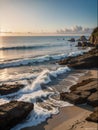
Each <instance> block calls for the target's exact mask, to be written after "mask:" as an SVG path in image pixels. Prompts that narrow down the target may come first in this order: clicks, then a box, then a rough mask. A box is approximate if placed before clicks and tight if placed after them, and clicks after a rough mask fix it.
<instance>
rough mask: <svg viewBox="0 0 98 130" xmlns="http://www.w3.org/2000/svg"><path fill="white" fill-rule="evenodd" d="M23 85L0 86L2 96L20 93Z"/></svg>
mask: <svg viewBox="0 0 98 130" xmlns="http://www.w3.org/2000/svg"><path fill="white" fill-rule="evenodd" d="M23 87H24V85H23V84H17V83H16V84H11V85H10V84H2V85H0V95H7V94H11V93H14V92H17V91H19V90H20V89H21V88H23Z"/></svg>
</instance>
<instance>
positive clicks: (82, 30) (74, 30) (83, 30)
mask: <svg viewBox="0 0 98 130" xmlns="http://www.w3.org/2000/svg"><path fill="white" fill-rule="evenodd" d="M92 31H93V28H84V27H82V26H78V25H76V26H73V27H71V28H66V27H65V28H64V29H59V30H57V31H56V32H57V33H58V34H90V33H92Z"/></svg>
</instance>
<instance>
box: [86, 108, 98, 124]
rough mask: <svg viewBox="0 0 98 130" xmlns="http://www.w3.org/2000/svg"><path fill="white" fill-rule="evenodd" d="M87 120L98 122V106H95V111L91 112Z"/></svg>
mask: <svg viewBox="0 0 98 130" xmlns="http://www.w3.org/2000/svg"><path fill="white" fill-rule="evenodd" d="M86 120H87V121H91V122H95V123H98V107H97V108H95V110H94V112H93V113H91V114H90V115H89V116H88V117H87V118H86Z"/></svg>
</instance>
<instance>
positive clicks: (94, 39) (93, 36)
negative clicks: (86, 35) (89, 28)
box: [89, 27, 98, 47]
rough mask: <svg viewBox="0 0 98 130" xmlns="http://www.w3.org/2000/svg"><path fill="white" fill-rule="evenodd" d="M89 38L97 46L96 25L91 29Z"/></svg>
mask: <svg viewBox="0 0 98 130" xmlns="http://www.w3.org/2000/svg"><path fill="white" fill-rule="evenodd" d="M89 40H90V42H91V43H92V44H94V45H95V46H97V47H98V27H96V28H95V29H94V30H93V32H92V34H91V36H90V39H89Z"/></svg>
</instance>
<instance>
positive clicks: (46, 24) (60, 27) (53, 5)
mask: <svg viewBox="0 0 98 130" xmlns="http://www.w3.org/2000/svg"><path fill="white" fill-rule="evenodd" d="M97 8H98V7H97V0H0V31H1V32H24V33H25V32H32V33H35V34H39V33H43V34H44V33H47V34H71V33H72V34H78V33H91V31H92V29H93V28H95V27H96V26H97Z"/></svg>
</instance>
